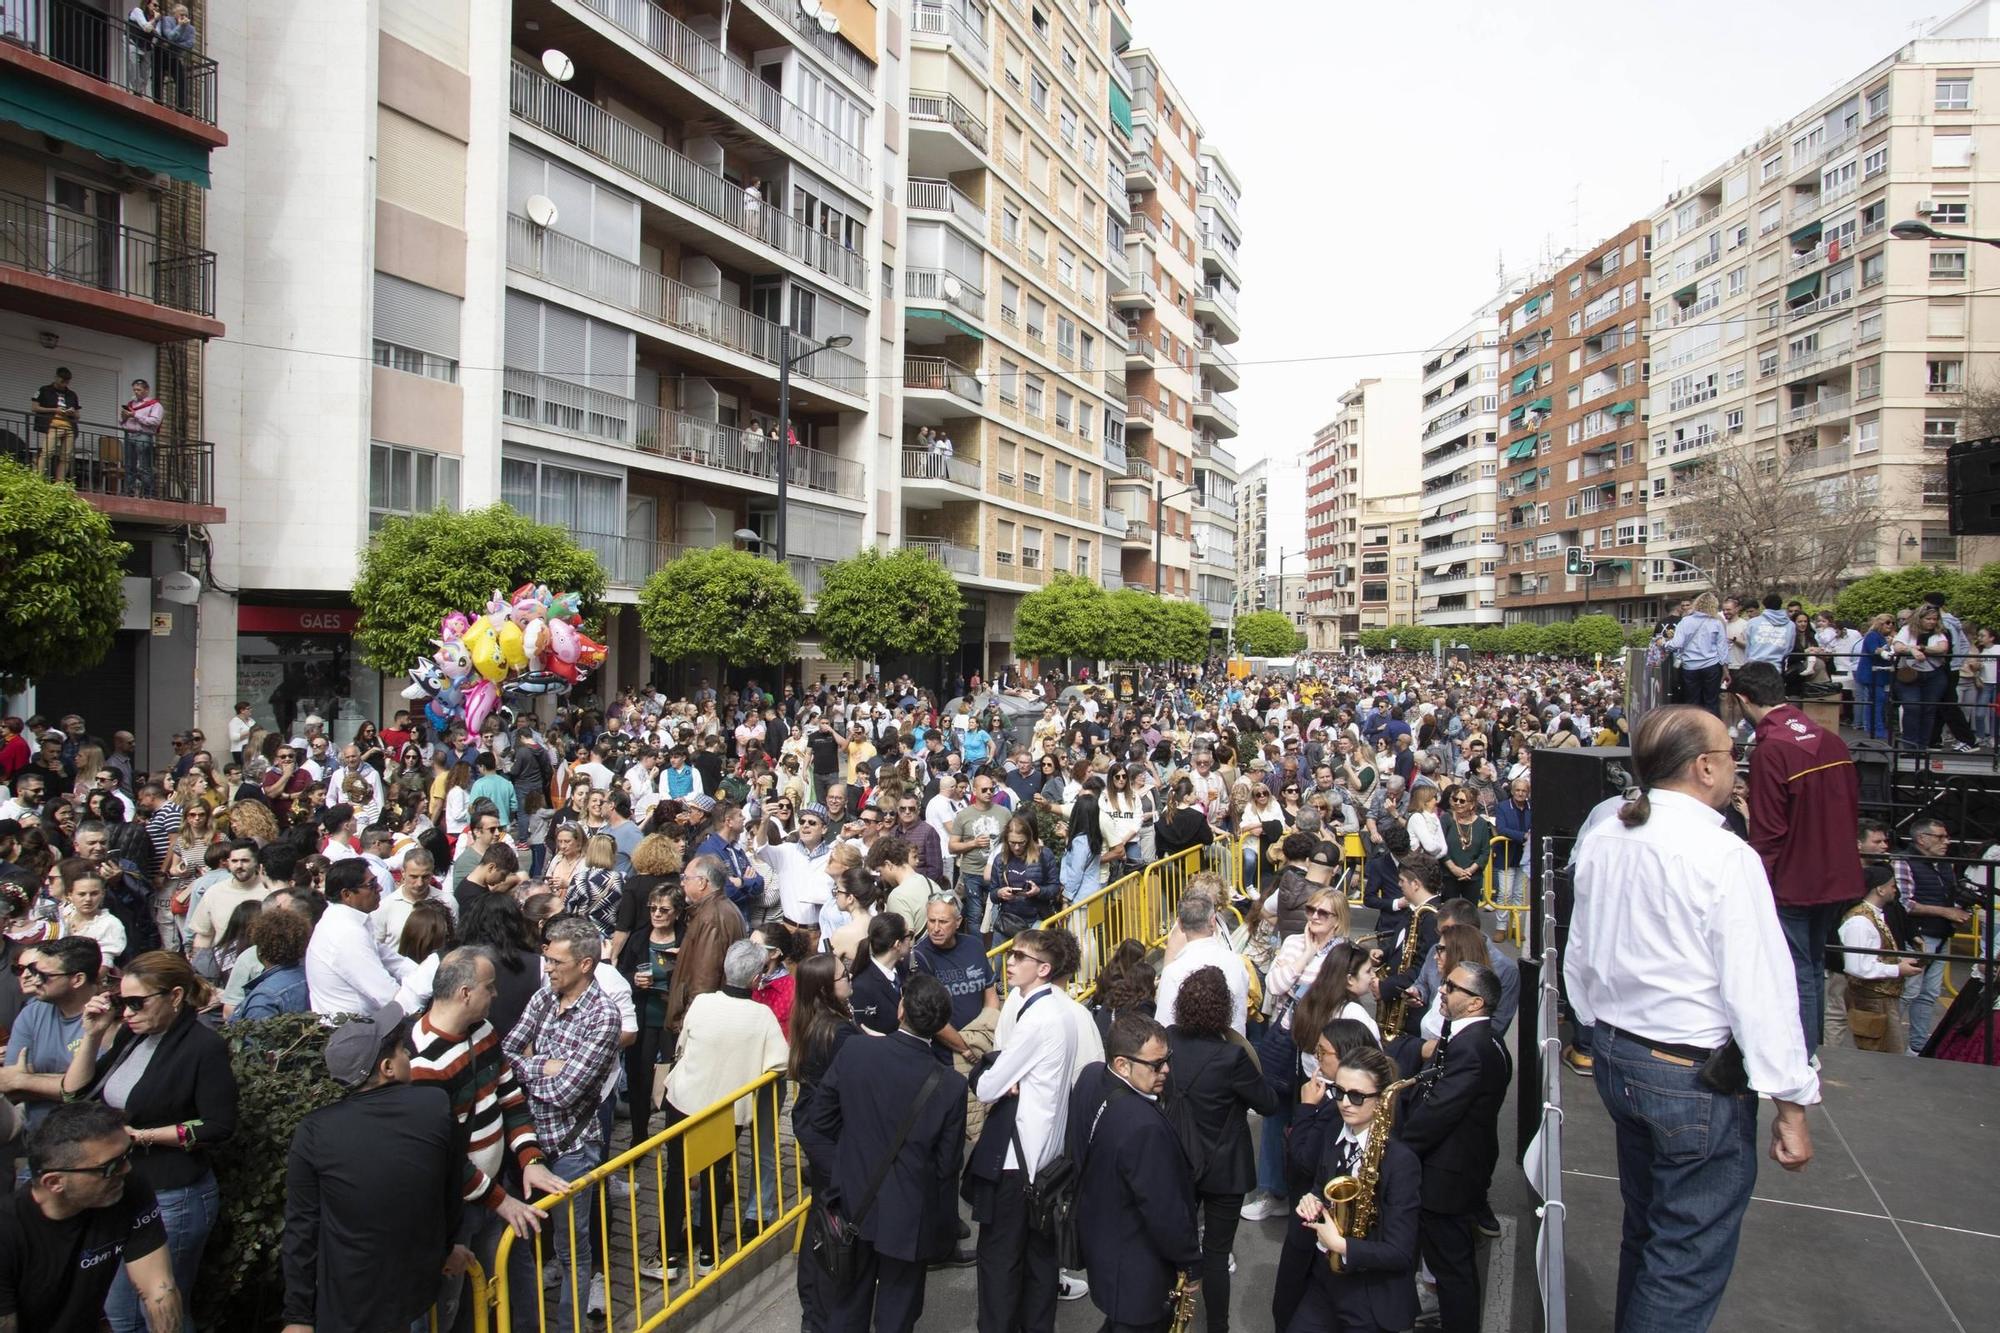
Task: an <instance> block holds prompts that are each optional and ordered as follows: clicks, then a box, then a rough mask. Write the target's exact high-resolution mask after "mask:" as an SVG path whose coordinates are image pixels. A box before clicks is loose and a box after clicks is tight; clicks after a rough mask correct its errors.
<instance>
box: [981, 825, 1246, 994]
mask: <svg viewBox="0 0 2000 1333" xmlns="http://www.w3.org/2000/svg"><path fill="white" fill-rule="evenodd" d="M1236 860H1237V863H1238V870H1237V872H1236V874H1237V878H1238V879H1239V880H1240V879H1241V877H1242V870H1241V862H1242V857H1241V855H1240V852H1239V854H1238V855H1237V857H1236ZM1202 869H1203V865H1202V849H1201V848H1199V847H1190V848H1189V849H1188V850H1186V851H1184V852H1179V853H1176V854H1175V855H1173V856H1171V857H1167V858H1164V859H1162V860H1159V861H1155V862H1153V863H1152V864H1151V865H1149V866H1147V867H1145V868H1144V869H1143V870H1135V871H1133V872H1132V873H1131V874H1129V875H1124V876H1121V877H1120V878H1118V879H1115V880H1113V881H1112V882H1111V883H1109V884H1107V885H1105V886H1104V887H1103V888H1101V889H1099V890H1098V891H1097V892H1095V893H1092V894H1086V895H1085V896H1084V897H1081V898H1079V899H1077V900H1076V901H1075V902H1073V903H1071V904H1069V905H1068V906H1067V907H1065V908H1063V909H1062V910H1061V911H1059V912H1057V913H1056V914H1055V915H1053V916H1050V917H1048V918H1046V919H1044V920H1042V921H1038V922H1036V923H1035V925H1036V927H1037V928H1039V929H1042V930H1067V931H1069V932H1070V933H1072V934H1073V935H1075V936H1076V939H1077V944H1078V945H1079V946H1080V948H1081V950H1082V954H1083V959H1082V963H1081V965H1080V966H1079V967H1078V968H1077V972H1076V976H1075V977H1073V978H1072V979H1071V981H1070V993H1071V994H1073V995H1075V996H1076V997H1077V998H1078V999H1086V998H1088V997H1089V996H1090V995H1091V993H1092V992H1094V991H1095V990H1096V989H1097V975H1098V973H1099V972H1100V971H1101V970H1102V969H1103V967H1104V964H1105V962H1106V960H1108V959H1109V958H1110V957H1111V955H1112V954H1113V953H1115V952H1117V949H1118V946H1119V945H1120V944H1123V943H1124V942H1125V941H1126V940H1139V941H1141V942H1143V943H1145V944H1147V945H1149V946H1150V945H1155V944H1159V943H1160V942H1162V941H1163V940H1165V939H1166V938H1167V932H1168V931H1170V930H1172V929H1173V926H1174V913H1175V912H1176V911H1177V910H1178V909H1179V908H1180V902H1181V893H1182V891H1183V890H1185V889H1186V888H1187V882H1188V880H1189V879H1190V878H1192V877H1193V876H1195V875H1197V874H1199V873H1200V872H1201V870H1202ZM1006 953H1007V943H1006V942H1005V941H1002V942H1000V943H998V944H995V945H994V946H993V947H992V948H991V949H989V950H987V952H986V957H987V959H988V960H989V961H990V962H991V963H992V964H993V971H994V975H995V976H1002V977H1004V976H1005V975H1006V972H1005V967H1006Z"/></svg>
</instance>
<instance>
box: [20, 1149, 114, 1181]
mask: <svg viewBox="0 0 2000 1333" xmlns="http://www.w3.org/2000/svg"><path fill="white" fill-rule="evenodd" d="M131 1165H132V1150H131V1149H130V1148H127V1149H126V1150H125V1151H124V1152H121V1153H119V1154H118V1155H117V1156H116V1157H114V1158H112V1159H111V1160H110V1161H108V1162H99V1163H98V1164H97V1165H96V1166H43V1167H31V1168H30V1170H31V1171H32V1172H33V1173H34V1174H35V1175H38V1176H45V1175H49V1174H52V1173H54V1174H60V1175H65V1176H97V1177H98V1178H100V1179H102V1180H110V1179H111V1178H112V1177H113V1176H116V1175H120V1174H122V1173H123V1172H124V1171H125V1169H126V1168H128V1167H129V1166H131Z"/></svg>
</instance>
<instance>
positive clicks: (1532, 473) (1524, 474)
mask: <svg viewBox="0 0 2000 1333" xmlns="http://www.w3.org/2000/svg"><path fill="white" fill-rule="evenodd" d="M1541 471H1542V470H1541V469H1540V468H1538V467H1531V468H1523V469H1522V470H1521V471H1520V472H1518V473H1516V474H1515V475H1514V480H1515V481H1518V482H1520V483H1521V484H1522V485H1523V486H1532V485H1534V484H1535V478H1536V477H1537V476H1539V475H1541Z"/></svg>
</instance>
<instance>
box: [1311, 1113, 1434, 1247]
mask: <svg viewBox="0 0 2000 1333" xmlns="http://www.w3.org/2000/svg"><path fill="white" fill-rule="evenodd" d="M1416 1081H1417V1080H1416V1079H1413V1078H1406V1079H1403V1080H1401V1081H1399V1082H1396V1083H1391V1084H1390V1085H1389V1086H1388V1087H1386V1088H1384V1089H1383V1090H1382V1104H1381V1105H1380V1106H1378V1107H1376V1108H1375V1115H1374V1118H1373V1119H1371V1120H1370V1121H1369V1122H1368V1147H1367V1148H1366V1149H1364V1150H1363V1152H1362V1154H1361V1161H1360V1162H1359V1163H1357V1164H1356V1166H1355V1168H1354V1174H1353V1175H1351V1176H1335V1177H1334V1178H1333V1179H1332V1180H1329V1181H1327V1182H1326V1187H1325V1188H1324V1189H1322V1190H1321V1191H1320V1195H1321V1196H1322V1197H1323V1198H1324V1199H1325V1200H1326V1210H1327V1215H1328V1216H1330V1217H1331V1218H1332V1219H1333V1224H1334V1226H1336V1227H1338V1228H1339V1229H1340V1234H1341V1235H1343V1236H1347V1237H1349V1238H1356V1237H1362V1236H1366V1235H1367V1234H1368V1233H1369V1231H1371V1230H1372V1229H1373V1228H1374V1226H1375V1189H1376V1186H1377V1185H1378V1184H1380V1183H1381V1175H1382V1154H1383V1152H1384V1151H1386V1150H1387V1148H1388V1146H1389V1129H1390V1125H1391V1123H1392V1120H1393V1117H1394V1114H1395V1105H1396V1094H1397V1093H1399V1092H1401V1091H1402V1090H1403V1089H1404V1088H1407V1087H1409V1086H1410V1084H1412V1083H1415V1082H1416ZM1326 1262H1327V1266H1328V1267H1329V1268H1331V1269H1332V1270H1333V1271H1334V1272H1336V1273H1338V1272H1341V1271H1343V1269H1344V1267H1345V1265H1344V1264H1343V1262H1342V1260H1341V1256H1339V1255H1337V1254H1335V1253H1333V1252H1332V1251H1331V1250H1329V1251H1327V1255H1326Z"/></svg>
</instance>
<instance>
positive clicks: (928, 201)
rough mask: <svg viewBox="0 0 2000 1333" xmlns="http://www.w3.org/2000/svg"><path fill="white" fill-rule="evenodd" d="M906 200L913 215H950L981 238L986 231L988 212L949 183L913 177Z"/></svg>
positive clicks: (905, 195)
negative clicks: (977, 233) (979, 234)
mask: <svg viewBox="0 0 2000 1333" xmlns="http://www.w3.org/2000/svg"><path fill="white" fill-rule="evenodd" d="M904 198H906V199H907V200H908V201H909V205H910V211H911V212H913V213H949V214H950V215H951V216H953V217H955V218H957V219H958V220H959V221H960V222H963V223H964V224H965V225H966V226H968V227H970V228H972V229H973V230H974V231H976V232H979V233H981V234H982V235H983V234H984V233H985V231H986V210H985V209H983V208H981V207H980V206H979V205H978V204H975V203H973V202H972V197H971V196H970V195H968V194H966V193H965V192H964V191H963V190H961V189H959V188H958V187H957V186H956V185H953V184H952V183H951V182H950V181H948V180H936V179H933V178H930V177H924V176H912V177H911V178H910V183H909V187H908V189H907V191H906V192H905V194H904Z"/></svg>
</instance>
